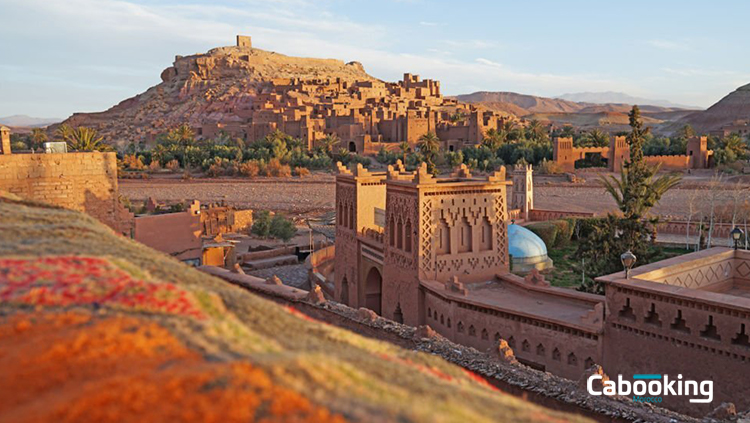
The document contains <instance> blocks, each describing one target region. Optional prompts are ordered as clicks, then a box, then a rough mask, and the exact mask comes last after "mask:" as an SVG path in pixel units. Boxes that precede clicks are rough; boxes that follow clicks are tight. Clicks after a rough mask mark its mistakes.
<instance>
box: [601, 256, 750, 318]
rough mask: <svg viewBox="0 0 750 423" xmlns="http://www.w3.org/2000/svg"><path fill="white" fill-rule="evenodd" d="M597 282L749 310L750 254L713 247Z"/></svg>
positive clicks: (602, 278) (617, 274)
mask: <svg viewBox="0 0 750 423" xmlns="http://www.w3.org/2000/svg"><path fill="white" fill-rule="evenodd" d="M597 280H599V281H602V282H604V283H610V284H615V285H620V286H630V287H634V288H639V289H648V290H653V291H660V292H664V293H669V294H671V295H677V296H682V297H685V298H695V299H702V300H707V301H712V302H717V303H731V304H733V305H735V306H740V307H745V308H747V307H750V251H748V250H733V249H731V248H726V247H714V248H710V249H708V250H703V251H699V252H695V253H690V254H685V255H682V256H678V257H673V258H671V259H667V260H662V261H658V262H656V263H651V264H647V265H645V266H640V267H636V268H634V269H633V270H631V272H630V277H629V278H628V279H626V278H625V274H624V272H617V273H613V274H611V275H607V276H602V277H599V278H597Z"/></svg>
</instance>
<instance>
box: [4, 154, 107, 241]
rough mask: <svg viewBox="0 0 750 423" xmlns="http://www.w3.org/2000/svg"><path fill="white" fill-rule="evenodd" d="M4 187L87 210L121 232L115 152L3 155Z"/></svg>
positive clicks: (18, 193)
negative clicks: (118, 214)
mask: <svg viewBox="0 0 750 423" xmlns="http://www.w3.org/2000/svg"><path fill="white" fill-rule="evenodd" d="M0 191H7V192H10V193H11V194H15V195H18V196H20V197H23V198H26V199H30V200H35V201H41V202H44V203H48V204H53V205H56V206H60V207H64V208H66V209H71V210H77V211H82V212H86V213H87V214H89V215H91V216H93V217H95V218H96V219H98V220H100V221H101V222H102V223H104V224H106V225H107V226H109V227H111V228H113V229H115V230H116V231H118V232H119V222H118V216H117V212H118V210H119V203H118V199H117V157H116V155H115V153H100V152H93V153H64V154H62V153H61V154H7V155H0Z"/></svg>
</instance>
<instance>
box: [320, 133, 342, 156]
mask: <svg viewBox="0 0 750 423" xmlns="http://www.w3.org/2000/svg"><path fill="white" fill-rule="evenodd" d="M340 143H341V139H339V137H338V135H336V134H328V135H326V136H325V138H323V139H322V140H320V146H321V147H322V148H323V151H325V152H326V154H328V155H329V156H330V155H331V154H332V152H333V147H335V146H337V145H339V144H340Z"/></svg>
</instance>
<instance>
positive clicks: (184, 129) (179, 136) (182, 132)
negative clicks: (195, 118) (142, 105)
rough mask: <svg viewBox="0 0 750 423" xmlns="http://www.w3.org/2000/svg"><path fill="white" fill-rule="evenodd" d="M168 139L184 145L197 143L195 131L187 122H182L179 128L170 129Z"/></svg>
mask: <svg viewBox="0 0 750 423" xmlns="http://www.w3.org/2000/svg"><path fill="white" fill-rule="evenodd" d="M167 137H168V139H169V140H170V141H172V142H174V143H177V144H180V145H182V146H183V147H187V146H190V145H193V144H194V143H195V131H193V128H191V127H190V126H189V125H187V124H184V123H183V124H182V125H180V126H178V127H177V128H175V129H173V130H171V131H169V134H168V136H167Z"/></svg>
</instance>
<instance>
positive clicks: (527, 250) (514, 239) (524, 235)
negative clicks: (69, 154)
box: [508, 224, 547, 259]
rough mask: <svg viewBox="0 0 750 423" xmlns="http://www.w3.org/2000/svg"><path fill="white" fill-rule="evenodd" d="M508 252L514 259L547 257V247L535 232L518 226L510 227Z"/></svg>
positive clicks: (511, 225) (512, 225)
mask: <svg viewBox="0 0 750 423" xmlns="http://www.w3.org/2000/svg"><path fill="white" fill-rule="evenodd" d="M508 252H509V253H510V255H511V256H513V259H524V258H532V257H540V256H543V257H546V256H547V246H546V245H544V241H542V239H541V238H539V237H538V236H537V235H536V234H535V233H534V232H531V231H530V230H528V229H526V228H524V227H523V226H518V225H516V224H510V225H508Z"/></svg>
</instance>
